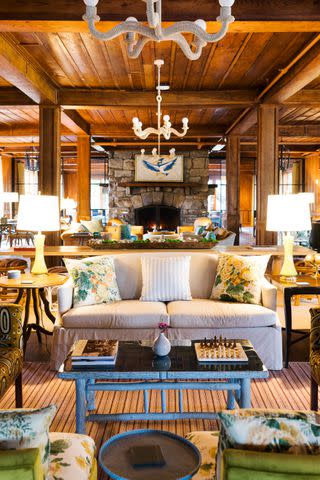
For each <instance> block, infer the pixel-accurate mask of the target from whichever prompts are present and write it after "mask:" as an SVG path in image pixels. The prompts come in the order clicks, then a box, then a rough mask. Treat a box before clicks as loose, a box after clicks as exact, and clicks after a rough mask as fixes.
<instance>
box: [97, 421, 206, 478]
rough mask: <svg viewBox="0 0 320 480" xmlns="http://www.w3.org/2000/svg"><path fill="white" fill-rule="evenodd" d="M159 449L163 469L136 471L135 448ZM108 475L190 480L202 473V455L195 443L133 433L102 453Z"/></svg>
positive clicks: (120, 437) (163, 435) (148, 432)
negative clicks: (133, 451) (200, 469)
mask: <svg viewBox="0 0 320 480" xmlns="http://www.w3.org/2000/svg"><path fill="white" fill-rule="evenodd" d="M151 445H152V446H153V445H157V446H158V447H160V449H161V453H162V455H163V458H164V460H165V464H164V465H163V466H139V467H134V466H133V465H132V463H131V461H130V456H129V454H128V452H129V450H130V449H131V448H132V447H147V446H151ZM99 462H100V465H101V467H102V468H103V470H104V471H105V473H107V474H108V475H109V477H110V478H112V479H115V480H128V479H129V480H151V479H152V480H164V479H167V480H189V479H191V478H192V477H193V476H194V475H195V474H196V473H197V471H198V470H199V468H200V464H201V455H200V452H199V450H198V449H197V448H196V446H195V445H193V444H192V443H191V442H189V441H188V440H186V439H185V438H183V437H180V436H179V435H176V434H175V433H170V432H165V431H161V430H130V431H129V432H125V433H120V434H119V435H116V436H114V437H112V438H110V439H109V440H108V441H107V442H106V443H104V444H103V445H102V447H101V450H100V452H99Z"/></svg>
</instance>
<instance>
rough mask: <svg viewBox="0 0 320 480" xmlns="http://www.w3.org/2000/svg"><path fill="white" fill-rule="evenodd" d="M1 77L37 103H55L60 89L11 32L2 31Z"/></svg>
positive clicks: (0, 49)
mask: <svg viewBox="0 0 320 480" xmlns="http://www.w3.org/2000/svg"><path fill="white" fill-rule="evenodd" d="M0 66H1V70H0V73H1V77H3V78H4V79H5V80H7V81H8V82H9V83H11V85H14V86H15V87H17V88H18V89H19V90H20V91H21V92H23V93H24V94H25V95H27V96H28V97H29V98H30V99H31V100H32V101H33V102H35V103H45V104H50V103H52V104H55V103H56V102H57V99H58V90H57V88H56V87H55V85H54V84H53V83H52V82H51V80H50V79H49V77H47V75H46V74H45V72H44V71H43V70H42V69H41V68H40V67H39V66H38V65H37V64H36V63H35V62H34V61H32V60H31V58H30V57H29V55H28V54H27V52H26V51H25V49H24V48H22V47H21V46H20V45H19V44H18V43H17V41H16V39H14V37H13V36H12V35H11V34H6V33H0Z"/></svg>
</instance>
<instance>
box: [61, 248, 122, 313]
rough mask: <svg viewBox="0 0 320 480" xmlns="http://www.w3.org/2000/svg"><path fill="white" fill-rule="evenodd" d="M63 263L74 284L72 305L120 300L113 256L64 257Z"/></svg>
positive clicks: (78, 305)
mask: <svg viewBox="0 0 320 480" xmlns="http://www.w3.org/2000/svg"><path fill="white" fill-rule="evenodd" d="M64 263H65V265H66V267H67V269H68V272H69V274H70V276H71V278H72V280H73V284H74V290H73V304H74V306H76V307H80V306H87V305H96V304H99V303H104V302H106V303H108V302H114V301H116V300H121V297H120V293H119V288H118V284H117V278H116V272H115V267H114V259H113V257H109V256H107V255H102V256H98V257H88V258H83V259H81V260H75V259H73V258H65V259H64Z"/></svg>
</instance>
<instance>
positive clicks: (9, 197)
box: [0, 192, 19, 203]
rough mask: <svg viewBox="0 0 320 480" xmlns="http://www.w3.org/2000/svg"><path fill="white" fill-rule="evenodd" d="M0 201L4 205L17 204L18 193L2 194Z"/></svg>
mask: <svg viewBox="0 0 320 480" xmlns="http://www.w3.org/2000/svg"><path fill="white" fill-rule="evenodd" d="M0 198H1V201H2V202H4V203H15V202H19V193H18V192H2V193H1V195H0Z"/></svg>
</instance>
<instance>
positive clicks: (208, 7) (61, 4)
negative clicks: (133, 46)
mask: <svg viewBox="0 0 320 480" xmlns="http://www.w3.org/2000/svg"><path fill="white" fill-rule="evenodd" d="M84 12H85V6H84V4H83V2H79V0H56V1H55V2H52V1H49V0H44V1H41V2H39V1H37V2H36V1H35V0H28V1H27V2H21V0H11V1H10V2H9V1H7V2H1V4H0V19H3V20H30V19H33V20H41V21H45V20H61V21H70V20H72V21H73V20H77V21H81V20H82V18H81V17H82V15H83V13H84ZM199 12H201V18H203V19H204V20H211V21H212V20H215V18H216V17H217V16H218V15H219V3H218V2H212V1H211V0H197V1H196V2H195V1H194V0H182V1H180V2H163V12H162V18H163V21H177V20H196V19H197V18H199ZM232 12H233V15H234V16H235V17H236V19H237V21H260V22H263V21H274V20H276V21H282V22H283V21H292V20H293V21H294V20H296V19H297V18H299V19H300V20H304V21H312V20H313V21H314V20H318V21H320V9H319V2H318V1H317V0H304V1H303V2H301V0H290V1H287V2H281V5H279V0H269V1H268V2H266V1H265V0H237V1H236V2H235V4H234V6H233V7H232ZM98 13H99V15H100V16H101V19H102V20H110V21H114V22H116V21H124V20H125V19H126V18H127V17H128V16H130V15H134V16H136V17H137V18H138V20H145V18H146V11H145V4H144V2H137V1H135V0H127V1H126V2H104V1H100V2H99V5H98Z"/></svg>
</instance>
